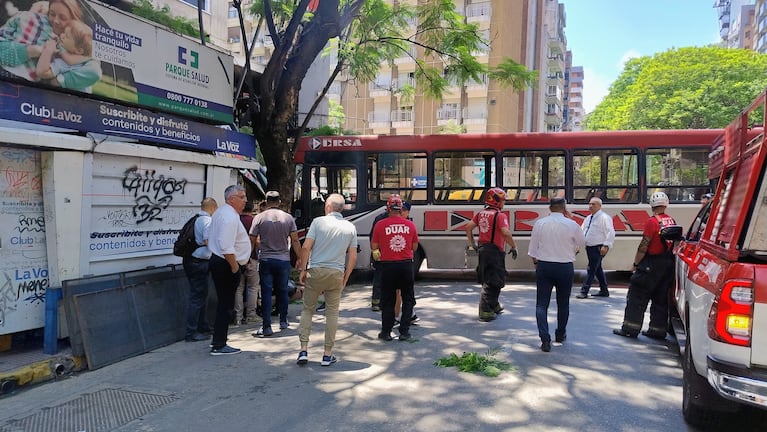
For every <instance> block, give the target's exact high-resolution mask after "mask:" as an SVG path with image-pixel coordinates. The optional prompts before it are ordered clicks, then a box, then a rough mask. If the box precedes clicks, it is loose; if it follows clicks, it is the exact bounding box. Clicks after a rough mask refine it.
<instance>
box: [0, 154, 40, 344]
mask: <svg viewBox="0 0 767 432" xmlns="http://www.w3.org/2000/svg"><path fill="white" fill-rule="evenodd" d="M41 180H42V171H41V167H40V152H37V151H34V150H27V149H13V148H3V147H0V334H8V333H14V332H18V331H24V330H29V329H34V328H39V327H42V326H43V325H44V323H45V292H46V290H47V289H48V284H49V278H48V261H47V247H46V240H45V216H44V214H43V198H42V181H41Z"/></svg>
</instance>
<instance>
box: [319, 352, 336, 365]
mask: <svg viewBox="0 0 767 432" xmlns="http://www.w3.org/2000/svg"><path fill="white" fill-rule="evenodd" d="M337 361H338V359H337V358H336V356H334V355H333V354H331V355H324V356H322V361H321V362H320V366H330V365H332V364H333V363H335V362H337Z"/></svg>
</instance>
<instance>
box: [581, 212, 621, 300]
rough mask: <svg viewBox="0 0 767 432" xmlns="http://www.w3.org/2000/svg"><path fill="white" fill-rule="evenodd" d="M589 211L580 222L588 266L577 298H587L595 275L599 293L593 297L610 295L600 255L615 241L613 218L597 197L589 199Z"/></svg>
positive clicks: (604, 253) (602, 255) (603, 254)
mask: <svg viewBox="0 0 767 432" xmlns="http://www.w3.org/2000/svg"><path fill="white" fill-rule="evenodd" d="M589 212H591V214H590V215H589V216H588V217H586V219H584V220H583V223H582V224H581V229H582V230H583V234H584V235H585V236H586V256H587V257H588V259H589V266H588V268H587V269H586V279H585V280H584V281H583V286H581V293H580V294H578V295H577V296H575V297H576V298H579V299H585V298H588V296H589V290H590V289H591V283H592V282H594V277H595V276H596V278H597V281H599V293H598V294H594V297H610V291H608V289H607V279H606V278H605V272H604V270H603V269H602V257H604V256H605V255H606V254H607V251H609V250H610V248H611V247H613V242H614V241H615V228H613V218H612V217H610V215H608V214H607V213H605V212H604V211H602V200H601V199H599V198H597V197H594V198H591V200H590V201H589Z"/></svg>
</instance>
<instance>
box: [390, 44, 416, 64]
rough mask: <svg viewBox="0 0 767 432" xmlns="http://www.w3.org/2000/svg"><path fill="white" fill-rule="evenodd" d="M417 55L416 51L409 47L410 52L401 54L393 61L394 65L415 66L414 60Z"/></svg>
mask: <svg viewBox="0 0 767 432" xmlns="http://www.w3.org/2000/svg"><path fill="white" fill-rule="evenodd" d="M417 55H418V51H417V50H416V48H415V47H410V50H409V51H408V52H406V53H404V52H403V53H402V55H401V56H399V57H397V58H395V59H394V64H395V65H405V64H413V65H415V59H416V56H417Z"/></svg>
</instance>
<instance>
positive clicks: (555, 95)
mask: <svg viewBox="0 0 767 432" xmlns="http://www.w3.org/2000/svg"><path fill="white" fill-rule="evenodd" d="M545 100H546V103H547V104H549V105H562V91H561V90H560V89H559V88H557V91H555V92H546V97H545Z"/></svg>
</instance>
